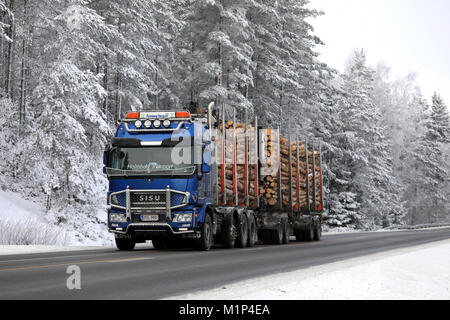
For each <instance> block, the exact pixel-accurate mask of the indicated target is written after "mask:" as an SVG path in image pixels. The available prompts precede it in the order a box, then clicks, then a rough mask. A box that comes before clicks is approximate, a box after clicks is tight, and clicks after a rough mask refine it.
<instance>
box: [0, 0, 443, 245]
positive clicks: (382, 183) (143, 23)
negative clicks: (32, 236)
mask: <svg viewBox="0 0 450 320" xmlns="http://www.w3.org/2000/svg"><path fill="white" fill-rule="evenodd" d="M312 6H313V5H312V4H311V3H310V2H309V1H307V0H278V1H272V0H247V1H238V0H145V1H143V0H39V1H32V0H0V131H1V134H0V160H1V161H0V188H1V190H3V191H8V192H15V193H18V194H20V195H21V197H23V198H24V199H28V200H31V201H33V202H36V203H38V204H40V205H41V206H42V207H43V208H44V210H45V219H46V220H47V222H48V223H49V224H51V225H55V226H61V227H63V228H64V229H68V230H74V232H75V233H76V236H77V239H79V240H80V241H84V239H102V238H105V237H111V236H109V235H108V234H107V232H106V209H105V208H106V190H107V180H106V177H105V176H104V175H103V173H102V166H103V164H102V155H103V150H104V147H105V144H106V142H107V139H108V137H110V136H111V135H112V134H113V133H114V129H115V126H116V122H117V120H118V119H120V118H121V117H123V115H124V114H125V113H126V112H128V111H129V110H132V109H137V110H139V109H146V110H177V109H183V108H194V107H196V106H206V105H207V104H208V103H209V102H210V101H223V102H224V103H225V104H226V105H227V106H229V107H230V108H231V107H236V108H237V109H238V110H248V111H249V113H250V114H251V115H254V114H256V115H257V116H258V117H259V119H260V122H261V125H263V126H267V127H271V126H276V125H278V124H281V126H282V128H283V130H284V132H285V133H287V132H288V131H290V132H292V133H294V134H295V133H298V134H299V135H301V136H302V137H304V138H306V137H308V138H313V137H315V138H316V139H320V140H321V141H323V146H324V152H323V161H324V179H325V181H324V186H325V193H326V194H325V199H326V214H325V224H326V225H327V227H328V228H330V229H332V228H334V229H340V228H342V229H347V230H348V229H357V230H377V229H380V228H386V227H390V226H396V225H404V224H406V225H410V224H421V223H438V222H439V223H441V222H450V203H449V201H448V199H450V161H449V160H450V159H449V157H450V120H449V118H450V116H449V108H448V106H447V105H446V104H445V102H444V101H443V99H442V98H441V96H440V95H439V93H435V94H434V95H433V96H432V97H427V96H424V95H423V94H422V93H421V89H420V87H419V85H418V83H417V81H416V78H415V75H414V74H411V75H408V76H405V77H402V78H393V77H392V75H391V72H390V68H389V66H387V65H386V64H384V63H379V64H378V65H376V66H371V65H369V64H368V62H367V57H366V55H369V54H370V52H365V51H364V50H362V49H358V50H355V51H354V53H353V54H352V56H350V57H349V59H348V63H347V66H346V68H345V71H344V72H338V71H337V70H335V69H333V67H332V66H328V65H326V64H325V63H323V62H321V59H320V55H319V54H318V53H317V51H318V48H319V47H320V46H324V45H325V46H326V45H327V44H326V43H323V42H322V41H321V39H320V35H319V34H315V32H314V20H315V18H317V17H318V16H320V15H321V14H323V12H319V11H317V10H315V9H314V8H313V7H312ZM349 49H351V48H349ZM412 67H414V66H412ZM0 210H1V209H0Z"/></svg>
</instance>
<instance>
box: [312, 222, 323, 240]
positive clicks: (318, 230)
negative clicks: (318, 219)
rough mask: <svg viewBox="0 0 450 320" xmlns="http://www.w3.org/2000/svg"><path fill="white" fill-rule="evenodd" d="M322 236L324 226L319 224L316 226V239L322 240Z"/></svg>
mask: <svg viewBox="0 0 450 320" xmlns="http://www.w3.org/2000/svg"><path fill="white" fill-rule="evenodd" d="M321 238H322V226H321V225H320V223H319V224H317V225H316V226H315V228H314V241H320V239H321Z"/></svg>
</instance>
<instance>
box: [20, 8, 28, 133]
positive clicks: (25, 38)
mask: <svg viewBox="0 0 450 320" xmlns="http://www.w3.org/2000/svg"><path fill="white" fill-rule="evenodd" d="M23 32H24V35H23V40H22V70H21V79H20V118H19V124H20V126H19V130H20V128H21V127H22V125H23V123H24V122H25V113H26V109H25V108H26V101H25V100H26V76H27V65H28V37H29V33H28V0H24V3H23Z"/></svg>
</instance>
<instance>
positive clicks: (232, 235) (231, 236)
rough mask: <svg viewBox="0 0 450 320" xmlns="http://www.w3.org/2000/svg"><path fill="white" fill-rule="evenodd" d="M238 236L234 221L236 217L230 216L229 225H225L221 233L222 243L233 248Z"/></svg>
mask: <svg viewBox="0 0 450 320" xmlns="http://www.w3.org/2000/svg"><path fill="white" fill-rule="evenodd" d="M236 237H237V228H236V224H235V221H234V218H233V217H231V218H230V223H229V225H227V226H224V228H223V231H222V235H221V243H222V246H223V247H224V248H227V249H232V248H234V246H235V244H236Z"/></svg>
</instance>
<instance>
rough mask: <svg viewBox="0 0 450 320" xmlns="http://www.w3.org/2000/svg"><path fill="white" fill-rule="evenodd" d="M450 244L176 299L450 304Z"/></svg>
mask: <svg viewBox="0 0 450 320" xmlns="http://www.w3.org/2000/svg"><path fill="white" fill-rule="evenodd" d="M449 252H450V241H442V242H436V243H431V244H427V245H422V246H418V247H412V248H406V249H398V250H393V251H389V252H384V253H379V254H375V255H370V256H365V257H361V258H355V259H349V260H345V261H341V262H336V263H332V264H327V265H323V266H317V267H312V268H308V269H304V270H298V271H293V272H288V273H282V274H277V275H273V276H267V277H261V278H257V279H252V280H247V281H242V282H237V283H234V284H230V285H224V286H222V287H220V288H216V289H212V290H206V291H200V292H197V293H192V294H187V295H183V296H177V297H172V298H170V299H188V300H190V299H192V300H195V299H205V300H208V299H220V300H241V299H243V300H283V299H294V300H422V299H425V300H448V299H450V272H449V270H450V254H449Z"/></svg>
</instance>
